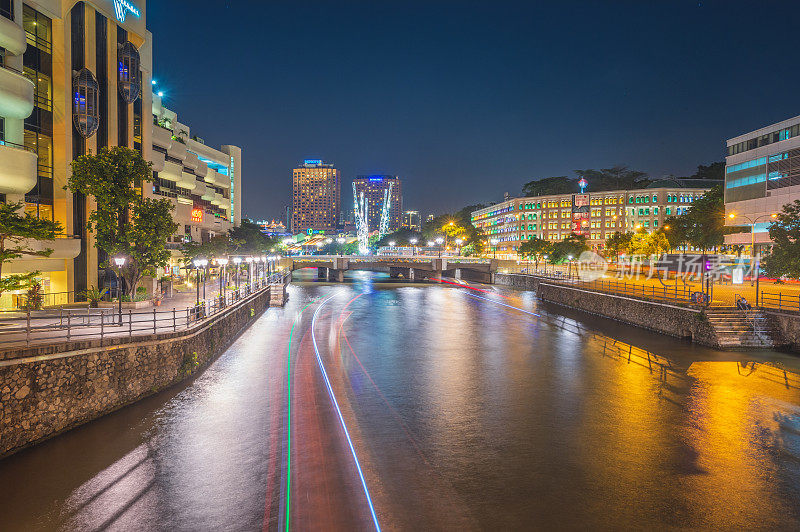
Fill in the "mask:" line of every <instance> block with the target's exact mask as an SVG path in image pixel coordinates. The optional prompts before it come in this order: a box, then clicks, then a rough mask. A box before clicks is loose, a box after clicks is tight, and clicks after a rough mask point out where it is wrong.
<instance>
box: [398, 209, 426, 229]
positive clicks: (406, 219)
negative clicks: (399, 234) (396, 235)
mask: <svg viewBox="0 0 800 532" xmlns="http://www.w3.org/2000/svg"><path fill="white" fill-rule="evenodd" d="M403 227H404V228H405V229H411V230H412V231H422V216H421V215H420V214H419V211H406V212H404V213H403Z"/></svg>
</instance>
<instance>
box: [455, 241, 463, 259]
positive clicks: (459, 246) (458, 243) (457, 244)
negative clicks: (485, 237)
mask: <svg viewBox="0 0 800 532" xmlns="http://www.w3.org/2000/svg"><path fill="white" fill-rule="evenodd" d="M463 243H464V240H463V239H461V238H456V246H457V247H456V249H457V250H458V254H459V255H461V244H463Z"/></svg>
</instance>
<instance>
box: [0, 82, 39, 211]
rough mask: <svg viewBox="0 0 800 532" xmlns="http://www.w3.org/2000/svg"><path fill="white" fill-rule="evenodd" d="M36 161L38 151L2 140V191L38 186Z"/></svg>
mask: <svg viewBox="0 0 800 532" xmlns="http://www.w3.org/2000/svg"><path fill="white" fill-rule="evenodd" d="M0 70H2V69H0ZM36 162H37V157H36V153H35V152H33V151H32V150H30V149H28V148H26V147H25V146H21V145H19V144H12V143H10V142H3V141H0V193H2V194H12V195H13V194H17V195H19V194H25V193H26V192H30V190H31V189H33V187H35V186H36Z"/></svg>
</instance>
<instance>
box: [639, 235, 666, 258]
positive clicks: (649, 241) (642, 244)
mask: <svg viewBox="0 0 800 532" xmlns="http://www.w3.org/2000/svg"><path fill="white" fill-rule="evenodd" d="M669 248H670V245H669V241H668V240H667V237H666V235H664V232H663V231H653V232H652V233H648V232H647V231H645V230H641V231H637V232H636V233H634V234H633V237H632V239H631V243H630V250H631V253H632V254H634V255H646V256H650V255H660V254H661V253H664V252H665V251H667V250H669Z"/></svg>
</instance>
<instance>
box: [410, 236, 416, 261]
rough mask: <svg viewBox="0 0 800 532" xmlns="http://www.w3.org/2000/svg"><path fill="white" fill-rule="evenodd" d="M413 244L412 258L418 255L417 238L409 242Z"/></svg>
mask: <svg viewBox="0 0 800 532" xmlns="http://www.w3.org/2000/svg"><path fill="white" fill-rule="evenodd" d="M408 242H409V243H410V244H411V256H412V257H413V256H415V255H416V254H417V242H418V240H417V239H416V238H412V239H410V240H409V241H408Z"/></svg>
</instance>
